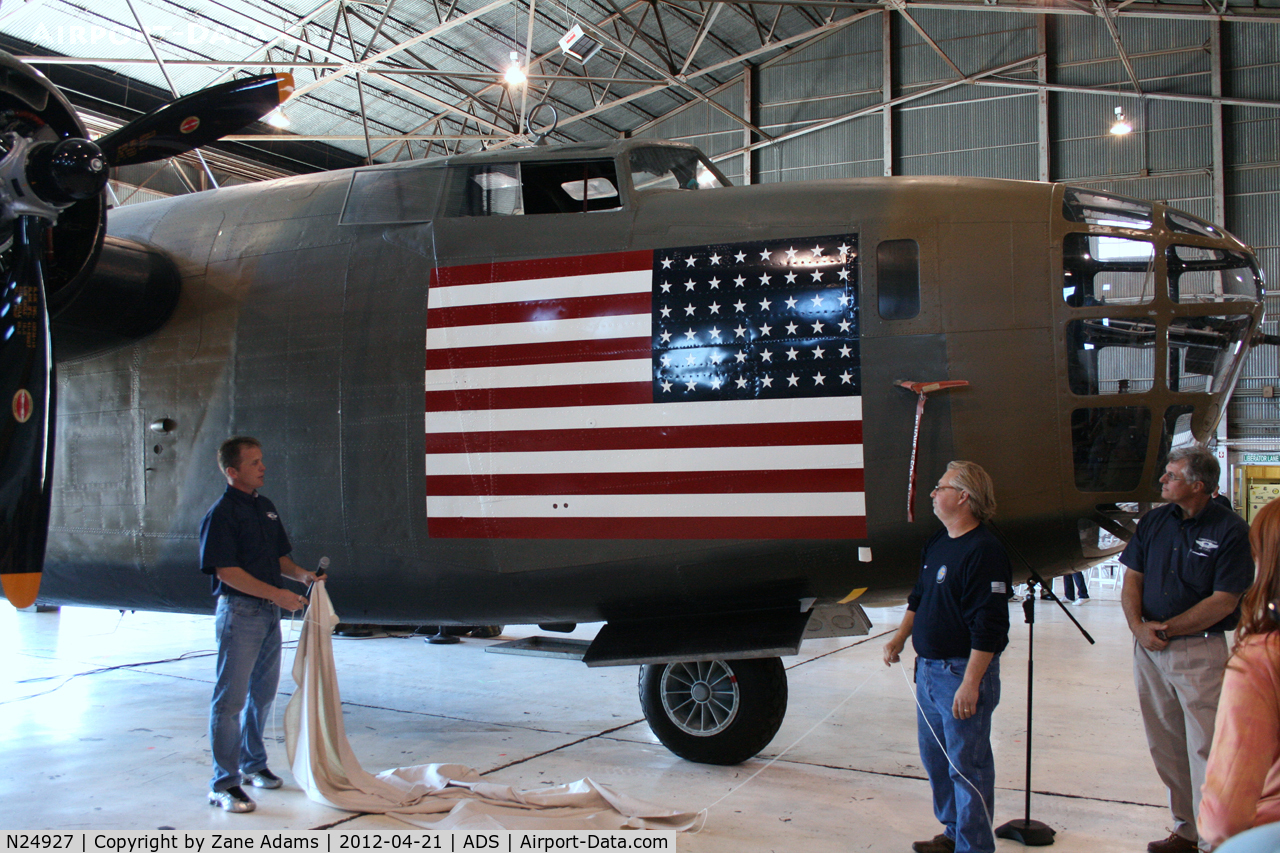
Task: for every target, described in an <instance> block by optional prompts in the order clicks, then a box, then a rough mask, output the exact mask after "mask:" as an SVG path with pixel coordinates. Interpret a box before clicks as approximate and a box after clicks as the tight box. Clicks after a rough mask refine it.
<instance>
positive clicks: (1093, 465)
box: [1071, 406, 1151, 492]
mask: <svg viewBox="0 0 1280 853" xmlns="http://www.w3.org/2000/svg"><path fill="white" fill-rule="evenodd" d="M1150 434H1151V410H1150V409H1148V408H1147V407H1146V406H1112V407H1109V408H1103V409H1076V410H1075V411H1074V412H1072V413H1071V446H1072V456H1073V458H1074V462H1075V471H1076V488H1077V489H1079V490H1080V491H1082V492H1131V491H1133V490H1134V489H1136V488H1137V487H1138V483H1139V481H1141V479H1142V465H1143V463H1144V462H1145V461H1146V458H1147V436H1148V435H1150Z"/></svg>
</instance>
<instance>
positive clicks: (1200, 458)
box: [1120, 447, 1253, 853]
mask: <svg viewBox="0 0 1280 853" xmlns="http://www.w3.org/2000/svg"><path fill="white" fill-rule="evenodd" d="M1218 473H1219V467H1218V460H1217V459H1215V458H1214V456H1213V454H1212V453H1210V452H1209V451H1208V450H1205V449H1204V448H1202V447H1184V448H1179V449H1177V450H1174V451H1173V452H1172V453H1170V454H1169V462H1168V464H1167V465H1166V466H1165V469H1164V476H1162V477H1161V478H1160V484H1161V489H1160V496H1161V497H1162V498H1164V499H1165V500H1166V501H1168V503H1167V504H1165V505H1164V506H1162V507H1159V508H1157V509H1153V510H1151V512H1149V513H1147V514H1146V515H1145V516H1143V518H1142V520H1141V521H1140V522H1139V523H1138V530H1137V533H1136V534H1135V535H1134V537H1133V539H1131V540H1130V541H1129V544H1128V545H1127V546H1126V547H1125V549H1124V553H1122V554H1121V555H1120V562H1122V563H1123V564H1124V565H1125V567H1126V570H1125V573H1124V591H1123V593H1122V594H1121V601H1122V603H1123V605H1124V615H1125V618H1126V619H1127V620H1128V622H1129V630H1130V631H1132V632H1133V637H1134V644H1133V679H1134V683H1135V684H1136V685H1137V688H1138V703H1139V706H1140V707H1141V708H1142V721H1143V724H1144V725H1145V727H1146V730H1147V744H1148V746H1149V747H1150V749H1151V759H1152V761H1154V762H1155V765H1156V772H1157V773H1159V775H1160V780H1161V781H1162V782H1164V784H1165V787H1167V788H1168V789H1169V810H1170V811H1171V812H1172V813H1173V824H1174V825H1173V832H1172V833H1171V834H1170V835H1169V837H1168V838H1166V839H1163V840H1162V841H1153V842H1151V843H1150V844H1148V845H1147V850H1148V851H1150V853H1194V851H1196V850H1197V849H1198V841H1199V834H1198V833H1197V831H1196V811H1197V810H1198V809H1199V808H1200V786H1201V785H1203V784H1204V773H1205V762H1206V761H1207V760H1208V758H1209V746H1210V745H1211V744H1212V743H1213V720H1214V715H1215V713H1216V712H1217V708H1218V694H1219V693H1221V692H1222V674H1223V669H1224V668H1225V666H1226V663H1227V654H1228V650H1227V641H1226V637H1225V636H1224V632H1226V631H1230V630H1232V629H1233V628H1235V627H1236V623H1237V622H1238V621H1239V618H1240V609H1239V602H1240V596H1241V594H1243V593H1244V591H1245V590H1246V589H1248V588H1249V584H1250V583H1252V581H1253V560H1252V558H1251V556H1250V553H1249V526H1248V525H1247V524H1245V523H1244V520H1243V519H1242V518H1240V516H1238V515H1236V514H1235V513H1234V512H1232V511H1231V510H1230V509H1228V508H1226V507H1224V506H1222V505H1221V504H1220V503H1218V502H1216V501H1213V500H1212V497H1213V493H1214V491H1215V489H1216V488H1217V485H1218Z"/></svg>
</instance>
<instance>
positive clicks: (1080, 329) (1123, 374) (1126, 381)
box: [1067, 317, 1156, 395]
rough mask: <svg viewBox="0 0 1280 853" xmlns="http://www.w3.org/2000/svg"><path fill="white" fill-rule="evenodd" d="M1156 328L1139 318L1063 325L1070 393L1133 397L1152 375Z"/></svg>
mask: <svg viewBox="0 0 1280 853" xmlns="http://www.w3.org/2000/svg"><path fill="white" fill-rule="evenodd" d="M1155 351H1156V326H1155V323H1153V322H1152V321H1151V320H1149V319H1145V318H1142V317H1091V318H1089V319H1086V320H1072V321H1071V322H1070V323H1067V382H1068V383H1069V384H1070V386H1071V393H1072V394H1081V395H1092V394H1137V393H1141V392H1143V391H1150V390H1151V386H1152V385H1153V384H1154V382H1155V376H1156V367H1155V365H1156V355H1155Z"/></svg>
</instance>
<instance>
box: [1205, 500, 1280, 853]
mask: <svg viewBox="0 0 1280 853" xmlns="http://www.w3.org/2000/svg"><path fill="white" fill-rule="evenodd" d="M1249 545H1250V548H1251V550H1252V551H1253V560H1254V564H1255V566H1256V568H1257V575H1256V576H1255V577H1254V581H1253V585H1252V586H1250V587H1249V590H1248V591H1247V592H1246V593H1245V594H1244V598H1243V599H1242V600H1241V603H1240V624H1239V626H1237V628H1236V640H1235V646H1234V647H1233V648H1232V651H1231V658H1230V659H1229V661H1228V662H1227V671H1226V675H1225V677H1224V679H1223V683H1222V696H1221V698H1220V699H1219V701H1218V717H1217V724H1216V726H1215V728H1214V733H1213V746H1212V748H1211V749H1210V752H1209V764H1208V767H1207V769H1206V771H1205V782H1204V786H1203V788H1202V789H1201V802H1200V815H1199V818H1198V826H1199V828H1200V841H1201V845H1202V846H1203V847H1204V848H1205V849H1209V850H1212V849H1213V848H1215V847H1217V846H1218V845H1220V844H1222V843H1223V842H1224V841H1226V840H1227V839H1228V838H1230V837H1232V836H1233V835H1236V834H1238V833H1241V832H1244V831H1245V830H1247V829H1249V828H1251V827H1255V826H1261V825H1263V824H1268V823H1276V822H1278V821H1280V621H1277V620H1278V619H1280V613H1277V611H1276V609H1275V608H1273V607H1271V605H1272V603H1273V602H1275V601H1276V599H1277V598H1280V500H1275V501H1272V502H1271V503H1269V504H1267V505H1266V506H1265V507H1263V508H1262V511H1261V512H1259V513H1258V515H1257V516H1256V517H1255V518H1254V520H1253V525H1252V526H1251V527H1250V529H1249ZM1242 840H1243V839H1242Z"/></svg>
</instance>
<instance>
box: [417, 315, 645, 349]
mask: <svg viewBox="0 0 1280 853" xmlns="http://www.w3.org/2000/svg"><path fill="white" fill-rule="evenodd" d="M652 333H653V326H652V319H651V317H650V316H649V315H648V314H617V315H612V316H607V317H575V318H573V319H571V320H540V321H537V322H532V323H493V324H489V323H484V324H478V325H474V326H439V327H436V328H432V329H427V349H429V350H433V349H451V348H455V347H494V346H505V345H508V344H549V343H559V342H561V341H594V340H605V339H610V338H647V337H649V335H651V334H652Z"/></svg>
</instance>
